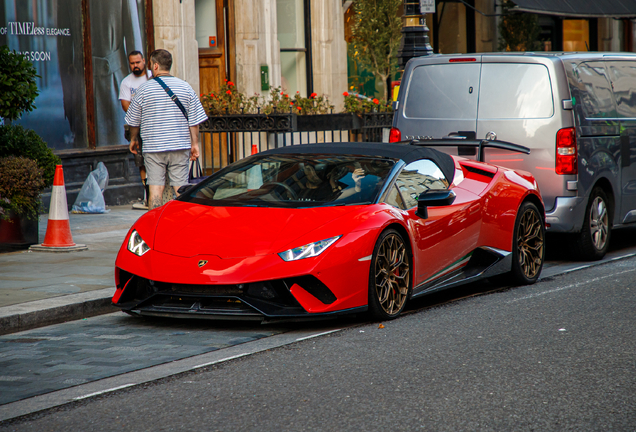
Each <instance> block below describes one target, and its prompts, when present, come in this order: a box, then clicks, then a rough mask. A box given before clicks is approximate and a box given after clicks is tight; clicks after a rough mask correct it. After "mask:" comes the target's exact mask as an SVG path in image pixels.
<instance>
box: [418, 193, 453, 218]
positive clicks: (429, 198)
mask: <svg viewBox="0 0 636 432" xmlns="http://www.w3.org/2000/svg"><path fill="white" fill-rule="evenodd" d="M456 197H457V195H455V192H453V191H452V190H427V191H425V192H422V193H421V194H420V197H419V198H418V200H417V211H416V212H415V214H416V215H417V216H419V217H421V218H422V219H428V208H429V207H443V206H447V205H451V204H452V203H453V202H454V201H455V198H456Z"/></svg>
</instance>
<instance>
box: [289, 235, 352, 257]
mask: <svg viewBox="0 0 636 432" xmlns="http://www.w3.org/2000/svg"><path fill="white" fill-rule="evenodd" d="M340 237H342V236H341V235H339V236H336V237H331V238H328V239H325V240H320V241H317V242H313V243H309V244H306V245H304V246H300V247H297V248H293V249H288V250H286V251H285V252H281V253H279V254H278V256H279V257H281V258H282V259H283V260H285V261H296V260H299V259H304V258H311V257H315V256H318V255H320V254H321V253H323V252H324V251H325V249H327V248H328V247H329V246H331V245H332V244H334V243H335V242H336V240H338V239H339V238H340Z"/></svg>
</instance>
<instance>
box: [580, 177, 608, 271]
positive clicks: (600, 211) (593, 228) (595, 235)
mask: <svg viewBox="0 0 636 432" xmlns="http://www.w3.org/2000/svg"><path fill="white" fill-rule="evenodd" d="M609 240H610V207H609V204H608V200H607V195H605V192H604V191H603V189H601V188H600V187H596V188H594V189H592V193H591V194H590V199H589V201H588V203H587V208H586V209H585V219H584V220H583V228H582V229H581V233H580V234H579V235H578V237H577V238H576V240H575V249H574V250H575V251H576V252H577V255H578V256H579V258H581V259H583V260H589V261H595V260H600V259H601V258H603V257H604V256H605V254H606V253H607V248H608V247H609Z"/></svg>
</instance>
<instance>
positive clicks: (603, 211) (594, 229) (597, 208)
mask: <svg viewBox="0 0 636 432" xmlns="http://www.w3.org/2000/svg"><path fill="white" fill-rule="evenodd" d="M589 222H590V232H591V234H592V243H594V247H595V248H596V249H598V250H601V249H603V248H605V243H607V233H608V231H609V221H608V217H607V207H606V206H605V201H603V198H601V197H600V196H597V197H596V198H594V201H593V202H592V206H591V207H590V220H589Z"/></svg>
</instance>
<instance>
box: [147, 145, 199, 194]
mask: <svg viewBox="0 0 636 432" xmlns="http://www.w3.org/2000/svg"><path fill="white" fill-rule="evenodd" d="M189 161H190V150H172V151H165V152H159V153H144V163H145V164H146V176H147V177H148V184H149V185H153V186H163V185H165V184H166V171H167V172H168V177H169V178H170V185H171V186H174V187H180V186H185V185H187V184H188V163H189Z"/></svg>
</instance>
